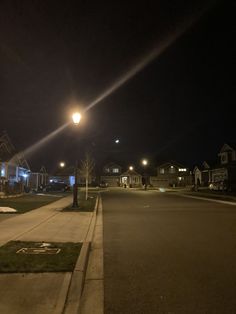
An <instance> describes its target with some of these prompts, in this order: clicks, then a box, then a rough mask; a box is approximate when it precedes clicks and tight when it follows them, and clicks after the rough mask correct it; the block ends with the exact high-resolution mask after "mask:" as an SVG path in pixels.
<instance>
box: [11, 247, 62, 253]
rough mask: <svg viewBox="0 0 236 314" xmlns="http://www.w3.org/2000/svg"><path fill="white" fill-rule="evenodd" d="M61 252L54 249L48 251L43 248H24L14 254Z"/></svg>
mask: <svg viewBox="0 0 236 314" xmlns="http://www.w3.org/2000/svg"><path fill="white" fill-rule="evenodd" d="M60 251H61V249H58V248H54V249H49V248H47V247H45V248H38V247H37V248H34V247H33V248H32V247H27V248H26V247H24V248H21V249H20V250H18V251H17V252H16V253H21V254H58V253H59V252H60Z"/></svg>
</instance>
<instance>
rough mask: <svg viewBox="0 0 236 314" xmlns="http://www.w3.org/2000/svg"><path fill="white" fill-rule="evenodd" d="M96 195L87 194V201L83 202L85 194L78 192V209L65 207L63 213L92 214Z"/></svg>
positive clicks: (70, 206)
mask: <svg viewBox="0 0 236 314" xmlns="http://www.w3.org/2000/svg"><path fill="white" fill-rule="evenodd" d="M97 196H98V193H89V196H88V199H87V200H85V193H84V192H80V193H79V197H78V209H77V208H76V209H75V208H73V207H72V204H70V205H69V206H67V207H65V208H64V209H63V211H79V212H92V211H94V207H95V204H96V199H97Z"/></svg>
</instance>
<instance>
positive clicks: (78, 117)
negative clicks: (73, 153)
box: [72, 112, 81, 209]
mask: <svg viewBox="0 0 236 314" xmlns="http://www.w3.org/2000/svg"><path fill="white" fill-rule="evenodd" d="M72 120H73V123H74V124H75V125H78V124H79V123H80V120H81V114H80V113H79V112H75V113H73V115H72ZM77 176H78V160H77V159H76V161H75V182H74V186H73V205H72V208H75V209H77V208H78V207H79V205H78V179H77Z"/></svg>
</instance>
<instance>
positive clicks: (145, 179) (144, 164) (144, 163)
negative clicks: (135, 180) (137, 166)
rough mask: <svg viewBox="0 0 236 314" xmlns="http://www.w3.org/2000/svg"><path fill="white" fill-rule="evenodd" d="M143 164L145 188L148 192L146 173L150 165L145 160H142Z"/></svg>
mask: <svg viewBox="0 0 236 314" xmlns="http://www.w3.org/2000/svg"><path fill="white" fill-rule="evenodd" d="M142 164H143V166H144V175H143V178H144V188H145V190H147V173H146V172H145V170H146V167H147V165H148V161H147V159H143V160H142Z"/></svg>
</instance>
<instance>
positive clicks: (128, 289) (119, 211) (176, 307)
mask: <svg viewBox="0 0 236 314" xmlns="http://www.w3.org/2000/svg"><path fill="white" fill-rule="evenodd" d="M102 201H103V220H104V277H105V281H104V285H105V314H113V313H129V314H138V313H142V314H146V313H162V314H164V313H165V314H175V313H178V314H185V313H186V314H194V313H201V314H203V313H204V314H213V313H214V314H216V313H217V314H218V313H219V314H233V313H234V314H235V313H236V206H230V205H224V204H219V203H214V202H207V201H203V200H196V199H190V198H184V197H181V196H176V195H174V194H171V193H158V192H156V191H131V190H117V191H108V192H104V193H102Z"/></svg>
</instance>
